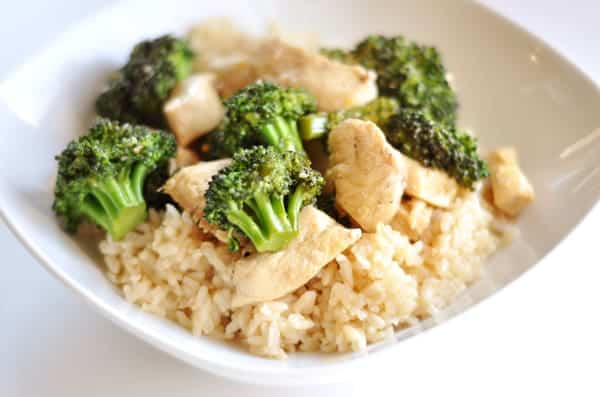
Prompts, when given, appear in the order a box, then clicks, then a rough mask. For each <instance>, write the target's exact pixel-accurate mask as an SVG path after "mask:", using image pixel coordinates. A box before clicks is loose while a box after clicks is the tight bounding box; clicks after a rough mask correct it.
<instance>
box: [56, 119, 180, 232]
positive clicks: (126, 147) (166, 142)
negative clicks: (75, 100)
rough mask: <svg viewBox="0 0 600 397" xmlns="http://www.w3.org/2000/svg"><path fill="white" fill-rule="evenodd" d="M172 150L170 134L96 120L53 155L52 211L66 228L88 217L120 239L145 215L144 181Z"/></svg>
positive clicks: (75, 227) (73, 226) (172, 152)
mask: <svg viewBox="0 0 600 397" xmlns="http://www.w3.org/2000/svg"><path fill="white" fill-rule="evenodd" d="M175 149H176V144H175V139H174V138H173V136H171V135H170V134H167V133H164V132H161V131H155V130H150V129H148V128H145V127H138V126H132V125H130V124H119V123H118V122H114V121H109V120H106V119H99V120H98V122H97V123H96V124H95V125H94V126H93V127H92V128H91V129H90V131H89V133H88V134H87V135H84V136H82V137H80V138H78V139H75V140H73V141H71V142H70V143H69V145H68V146H67V148H66V149H65V150H64V151H63V152H62V153H61V154H60V155H59V156H57V157H56V159H57V160H58V177H57V180H56V187H55V193H54V204H53V209H54V211H55V212H56V213H57V214H58V215H61V216H63V217H64V218H65V221H66V224H65V226H66V228H67V230H68V231H75V230H76V229H77V226H78V225H79V224H80V223H81V222H83V221H84V220H89V221H92V222H94V223H96V224H97V225H99V226H100V227H102V228H103V229H104V230H106V231H107V232H108V233H109V234H110V235H111V236H112V238H113V239H115V240H120V239H122V238H123V237H124V236H125V235H126V234H127V233H128V232H129V231H131V230H133V229H134V228H135V227H136V226H137V225H138V224H140V223H142V222H143V221H144V220H145V219H146V214H147V205H146V202H145V200H144V183H145V181H146V179H147V176H148V175H149V174H150V173H151V172H153V171H154V170H155V169H157V168H159V167H161V166H163V165H164V164H165V163H166V162H167V161H168V159H169V158H171V157H173V156H174V155H175Z"/></svg>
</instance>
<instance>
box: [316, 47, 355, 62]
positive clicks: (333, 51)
mask: <svg viewBox="0 0 600 397" xmlns="http://www.w3.org/2000/svg"><path fill="white" fill-rule="evenodd" d="M319 53H320V54H321V55H323V56H325V57H327V58H329V59H331V60H332V61H338V62H341V63H347V64H353V63H356V61H355V60H354V59H353V58H352V54H351V53H350V52H349V51H348V50H344V49H342V48H321V49H320V50H319Z"/></svg>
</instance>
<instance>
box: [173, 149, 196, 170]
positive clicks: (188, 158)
mask: <svg viewBox="0 0 600 397" xmlns="http://www.w3.org/2000/svg"><path fill="white" fill-rule="evenodd" d="M199 161H200V156H198V153H196V152H195V151H193V150H192V149H188V148H185V147H181V146H179V147H177V153H176V154H175V165H176V168H183V167H188V166H190V165H194V164H196V163H197V162H199Z"/></svg>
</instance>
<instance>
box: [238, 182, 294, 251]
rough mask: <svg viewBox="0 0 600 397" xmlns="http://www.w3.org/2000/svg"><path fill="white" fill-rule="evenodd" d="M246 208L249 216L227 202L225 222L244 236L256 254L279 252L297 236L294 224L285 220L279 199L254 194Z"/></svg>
mask: <svg viewBox="0 0 600 397" xmlns="http://www.w3.org/2000/svg"><path fill="white" fill-rule="evenodd" d="M247 205H248V209H249V210H250V212H252V213H251V214H250V213H248V211H244V210H243V209H240V208H239V207H238V206H237V205H236V204H235V203H234V202H230V203H229V208H230V209H229V211H227V220H228V221H229V222H231V223H233V224H234V225H235V226H237V227H238V228H239V229H240V230H241V231H242V232H243V233H244V234H245V235H246V236H248V238H249V239H250V240H251V241H252V244H254V247H256V250H257V251H258V252H275V251H279V250H281V249H282V248H283V247H285V246H286V245H287V244H288V243H289V242H290V240H291V239H292V238H294V237H295V236H296V235H297V234H298V227H297V222H296V223H294V222H290V220H289V219H288V213H289V211H286V208H285V205H284V200H283V197H269V196H268V195H266V194H264V193H257V194H256V195H255V196H254V199H253V200H252V201H251V202H249V203H247ZM294 225H296V226H294Z"/></svg>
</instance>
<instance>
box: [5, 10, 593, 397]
mask: <svg viewBox="0 0 600 397" xmlns="http://www.w3.org/2000/svg"><path fill="white" fill-rule="evenodd" d="M440 1H442V0H440ZM40 3H41V4H40ZM55 3H60V2H50V1H48V2H46V1H44V2H40V1H39V0H38V1H36V0H20V1H19V2H18V3H17V2H11V3H10V4H4V7H2V15H1V16H0V43H1V47H0V48H2V56H1V58H0V59H2V61H1V62H0V79H1V78H2V77H3V76H4V75H5V74H6V73H7V72H9V71H10V70H11V69H12V68H13V67H16V66H17V65H18V64H19V63H20V62H21V61H23V60H24V59H25V58H26V57H27V56H28V55H30V54H32V53H34V52H35V51H36V50H38V49H41V48H43V47H44V45H46V44H47V43H49V42H50V41H51V40H52V38H53V37H54V36H55V35H56V33H57V32H58V31H59V30H60V27H62V26H65V27H66V26H67V25H68V24H70V23H73V22H74V21H76V20H77V19H78V18H80V17H82V16H84V15H87V14H90V13H92V12H93V10H94V7H95V6H97V5H99V4H102V3H104V2H103V1H99V0H91V1H85V2H83V1H82V2H80V3H78V2H65V3H69V4H70V8H69V9H66V10H63V9H60V10H59V9H58V8H57V7H56V6H55ZM484 3H486V4H488V5H489V6H491V7H492V8H494V9H495V10H497V11H499V12H500V13H502V14H504V15H506V16H508V17H509V18H511V19H512V20H514V21H516V22H517V23H519V24H521V25H522V26H524V27H526V28H527V29H528V30H530V31H531V32H533V33H535V34H537V35H538V36H540V37H542V38H543V39H544V40H545V41H547V42H548V43H550V45H551V46H553V47H554V48H555V49H557V50H558V51H560V52H561V53H562V54H564V55H565V56H566V57H567V58H569V59H571V60H572V61H573V62H574V63H576V64H577V65H578V66H579V67H580V68H581V69H582V70H583V71H585V72H586V73H587V74H588V75H589V76H591V77H592V78H593V79H594V80H595V81H596V82H598V83H599V84H600V52H599V49H600V25H598V18H599V17H600V1H598V0H589V1H586V0H572V1H570V2H566V1H559V0H484ZM41 20H44V23H43V24H40V25H39V26H40V27H36V26H37V23H36V22H37V21H41ZM495 77H496V78H501V76H495ZM599 111H600V109H599ZM1 133H2V134H9V133H14V132H12V131H2V132H1ZM598 226H600V208H596V209H595V211H593V212H592V214H590V216H589V217H588V218H587V219H586V220H585V221H584V222H583V223H582V225H581V226H580V227H579V228H578V229H577V230H576V231H575V232H574V233H573V234H572V235H571V236H570V238H569V239H568V240H567V241H566V242H564V243H563V244H561V245H560V246H559V247H558V248H557V249H556V250H555V251H554V253H553V254H552V255H551V256H550V257H549V258H547V259H546V260H544V261H543V262H542V263H541V264H540V265H539V266H536V267H535V268H534V269H533V270H532V271H530V272H529V273H527V274H526V275H525V276H524V277H522V278H520V279H519V280H517V281H516V282H515V283H514V284H512V285H511V286H509V287H508V288H507V289H506V290H504V291H502V292H501V293H500V294H498V295H496V296H494V297H493V298H492V299H490V300H488V301H485V302H484V303H483V304H481V305H479V306H477V307H476V308H474V309H473V310H470V311H469V312H467V313H466V314H464V315H463V316H461V317H459V318H457V319H455V320H452V321H450V322H449V323H447V324H445V325H443V326H442V327H440V328H439V329H434V330H432V331H431V332H430V333H428V334H426V335H425V337H427V338H429V342H430V343H429V344H428V345H427V350H426V351H423V352H422V354H423V355H425V356H428V357H430V362H429V363H428V365H427V366H426V367H419V368H411V366H410V361H411V357H410V356H409V355H407V356H405V357H400V356H398V357H394V361H391V362H386V363H382V365H381V371H380V373H379V375H378V376H376V377H372V378H370V379H357V380H355V381H354V382H353V383H351V384H343V385H331V386H327V387H310V388H300V389H287V388H268V389H267V388H262V387H258V386H249V385H241V384H235V383H232V382H230V381H227V380H222V379H218V378H215V377H213V376H211V375H208V374H206V373H203V372H201V371H199V370H196V369H194V368H192V367H189V366H187V365H185V364H182V363H180V362H178V361H176V360H175V359H173V358H171V357H169V356H166V355H165V354H163V353H160V352H158V351H156V350H154V349H153V348H151V347H149V346H147V345H145V344H144V343H142V342H140V341H138V340H137V339H135V338H134V337H132V336H130V335H128V334H126V333H125V332H124V331H121V330H120V329H118V328H116V327H115V326H113V325H112V324H111V323H110V322H108V321H107V320H105V319H104V318H102V317H101V316H99V315H98V314H96V313H95V312H94V311H92V310H90V308H89V307H88V306H87V305H86V304H84V303H83V302H82V301H81V300H80V299H79V298H78V297H77V296H75V295H74V294H73V293H72V292H71V291H70V290H67V289H66V288H65V287H64V286H63V285H62V284H60V283H59V282H58V281H56V280H55V279H53V278H51V277H50V276H49V275H48V274H47V273H46V271H45V270H43V269H42V267H41V266H40V265H38V264H37V263H36V262H35V261H34V260H33V259H32V258H31V257H30V256H29V254H27V253H26V252H25V251H24V249H23V248H22V247H21V246H20V245H19V244H18V242H17V241H16V240H15V239H14V237H12V236H11V235H10V233H9V232H8V230H7V229H6V227H5V226H4V225H2V224H1V223H0V266H1V269H2V271H1V276H0V396H2V397H4V396H6V397H13V396H15V397H16V396H18V397H21V396H23V397H30V396H32V397H33V396H35V397H38V396H39V397H41V396H57V397H58V396H60V397H70V396H74V397H75V396H76V397H93V396H110V397H120V396H142V395H143V396H145V397H154V396H170V397H178V396H184V397H185V396H236V395H244V396H245V397H252V396H265V397H269V396H277V397H279V396H284V395H286V396H287V395H289V396H314V397H318V396H337V395H339V396H345V397H347V396H364V395H367V393H369V394H374V393H377V394H378V395H381V396H387V395H412V396H418V395H438V396H439V395H458V394H460V395H465V396H471V395H472V396H478V397H480V396H486V397H488V396H503V397H505V396H508V395H526V394H529V395H545V396H554V395H557V396H587V395H589V396H599V395H600V371H599V369H600V342H599V337H600V319H599V316H600V308H599V305H600V259H598V258H600V256H599V255H598V252H597V251H598V250H597V247H598V246H600V233H598ZM419 362H420V363H422V362H423V361H422V360H419ZM400 363H401V364H402V365H400ZM399 368H402V370H399Z"/></svg>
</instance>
